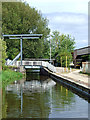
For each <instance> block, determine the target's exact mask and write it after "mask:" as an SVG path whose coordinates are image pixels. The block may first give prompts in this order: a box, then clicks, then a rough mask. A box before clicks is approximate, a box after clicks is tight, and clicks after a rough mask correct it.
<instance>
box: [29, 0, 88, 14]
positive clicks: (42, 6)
mask: <svg viewBox="0 0 90 120" xmlns="http://www.w3.org/2000/svg"><path fill="white" fill-rule="evenodd" d="M88 1H89V0H27V2H28V3H29V4H30V6H32V7H35V8H37V9H38V10H41V11H42V13H51V12H77V13H87V14H88Z"/></svg>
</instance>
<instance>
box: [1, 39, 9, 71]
mask: <svg viewBox="0 0 90 120" xmlns="http://www.w3.org/2000/svg"><path fill="white" fill-rule="evenodd" d="M0 40H1V41H2V67H3V69H4V66H5V59H6V58H7V53H6V49H7V47H6V42H5V41H4V40H3V39H0Z"/></svg>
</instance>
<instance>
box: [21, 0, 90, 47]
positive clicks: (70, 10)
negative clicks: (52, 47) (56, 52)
mask: <svg viewBox="0 0 90 120" xmlns="http://www.w3.org/2000/svg"><path fill="white" fill-rule="evenodd" d="M23 1H26V2H27V3H29V5H30V6H31V7H34V8H36V9H37V10H39V11H41V13H42V15H43V17H47V19H48V20H49V28H50V29H51V32H52V31H55V30H57V31H59V32H60V34H62V33H63V34H70V35H71V36H72V37H74V38H75V42H76V48H82V47H86V46H88V2H89V0H23Z"/></svg>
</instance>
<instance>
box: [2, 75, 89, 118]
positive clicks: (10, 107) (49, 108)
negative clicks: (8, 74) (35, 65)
mask: <svg viewBox="0 0 90 120" xmlns="http://www.w3.org/2000/svg"><path fill="white" fill-rule="evenodd" d="M80 117H81V118H87V117H88V102H87V101H86V100H84V99H83V98H80V97H79V96H78V95H76V94H74V93H73V92H71V91H70V90H68V89H67V88H65V87H63V86H62V85H61V84H60V83H56V82H54V81H53V80H52V79H51V78H49V77H47V76H42V75H39V73H28V74H27V78H26V80H20V81H16V82H14V83H12V84H10V85H8V86H7V87H6V88H5V90H3V118H80Z"/></svg>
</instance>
